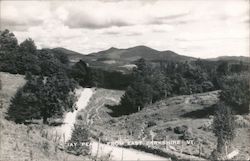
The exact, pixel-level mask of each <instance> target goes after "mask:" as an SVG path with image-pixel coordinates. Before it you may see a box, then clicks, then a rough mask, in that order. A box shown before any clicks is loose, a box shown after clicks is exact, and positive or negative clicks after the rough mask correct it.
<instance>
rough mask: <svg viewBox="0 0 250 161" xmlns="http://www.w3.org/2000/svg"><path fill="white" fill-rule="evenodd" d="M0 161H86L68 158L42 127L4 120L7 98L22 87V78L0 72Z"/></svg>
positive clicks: (83, 158) (74, 157) (7, 104)
mask: <svg viewBox="0 0 250 161" xmlns="http://www.w3.org/2000/svg"><path fill="white" fill-rule="evenodd" d="M0 80H1V85H2V89H1V91H0V98H1V107H0V129H1V130H0V161H83V160H90V159H89V158H88V157H83V156H74V155H70V154H68V153H66V152H64V151H62V150H60V149H62V148H61V147H60V146H59V145H58V144H57V142H56V141H55V137H54V136H52V135H45V134H46V133H45V131H46V129H47V128H48V127H46V126H43V125H34V124H33V125H23V124H15V123H14V122H12V121H8V120H6V119H5V115H6V111H7V109H8V106H9V104H10V100H11V97H13V96H14V95H15V93H16V91H17V90H18V89H19V88H21V87H22V86H23V85H24V84H25V82H26V81H25V79H24V76H22V75H12V74H7V73H2V72H0Z"/></svg>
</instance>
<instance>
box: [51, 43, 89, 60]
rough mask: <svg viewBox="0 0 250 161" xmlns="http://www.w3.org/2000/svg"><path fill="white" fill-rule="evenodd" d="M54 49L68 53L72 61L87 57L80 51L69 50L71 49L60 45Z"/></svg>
mask: <svg viewBox="0 0 250 161" xmlns="http://www.w3.org/2000/svg"><path fill="white" fill-rule="evenodd" d="M52 50H55V51H59V52H62V53H64V54H66V55H67V56H68V58H69V60H70V61H71V62H72V63H75V62H78V61H79V60H81V59H83V58H85V55H83V54H81V53H78V52H75V51H72V50H69V49H66V48H60V47H58V48H54V49H52Z"/></svg>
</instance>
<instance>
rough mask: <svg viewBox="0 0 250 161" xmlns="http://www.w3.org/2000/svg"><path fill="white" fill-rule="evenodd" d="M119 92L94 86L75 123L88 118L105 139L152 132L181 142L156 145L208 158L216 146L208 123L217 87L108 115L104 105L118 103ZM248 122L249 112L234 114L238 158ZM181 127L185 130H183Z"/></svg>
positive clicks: (146, 135) (245, 151) (137, 137)
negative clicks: (241, 114) (242, 114)
mask: <svg viewBox="0 0 250 161" xmlns="http://www.w3.org/2000/svg"><path fill="white" fill-rule="evenodd" d="M122 94H123V91H115V90H106V89H97V90H96V91H95V94H94V95H93V97H92V98H91V100H90V104H89V106H88V107H87V108H86V109H85V111H82V113H80V115H79V117H78V123H80V124H81V123H83V124H85V123H86V122H89V128H90V131H91V132H92V135H93V136H94V137H101V138H102V140H103V141H104V142H105V141H114V140H119V139H121V140H141V139H144V140H148V141H150V140H151V139H152V136H153V135H154V140H157V141H165V140H167V141H170V140H182V143H181V144H177V145H171V146H168V147H167V149H165V148H166V147H165V146H156V148H159V149H164V150H166V151H168V152H169V151H172V152H177V153H182V154H187V155H194V156H201V157H203V158H208V157H209V156H210V154H211V152H212V151H213V150H214V149H215V148H216V137H215V136H214V134H213V133H212V130H211V128H212V127H211V124H212V119H213V111H214V108H215V107H214V105H215V104H216V103H217V102H218V101H219V99H218V96H219V91H213V92H207V93H201V94H193V95H184V96H177V97H172V98H168V99H166V100H162V101H159V102H157V103H155V104H152V105H148V106H147V107H146V108H144V109H143V110H141V111H140V112H137V113H134V114H131V115H128V116H122V117H116V118H115V117H111V116H110V115H109V114H108V113H109V112H110V110H109V109H108V108H107V107H106V105H114V104H117V103H118V102H119V99H120V97H121V96H122ZM249 122H250V120H249V116H237V124H238V128H237V137H236V139H235V141H234V143H233V145H234V146H233V148H237V149H239V150H240V154H239V155H238V156H237V158H236V159H238V160H242V159H243V160H246V159H247V158H248V157H249V149H248V148H247V147H248V145H249V144H248V143H249V133H247V132H248V131H249V127H250V126H249ZM182 129H186V131H188V133H187V134H186V133H185V134H184V133H183V132H182ZM183 137H186V138H188V139H192V140H194V144H193V145H190V144H188V143H187V142H186V141H184V138H183ZM243 138H244V139H243Z"/></svg>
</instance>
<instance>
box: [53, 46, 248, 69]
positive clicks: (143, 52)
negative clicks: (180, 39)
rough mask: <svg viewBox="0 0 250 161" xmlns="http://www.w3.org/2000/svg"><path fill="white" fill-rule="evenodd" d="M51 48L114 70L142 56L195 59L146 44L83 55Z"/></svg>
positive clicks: (150, 59) (161, 59) (151, 58)
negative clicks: (159, 49)
mask: <svg viewBox="0 0 250 161" xmlns="http://www.w3.org/2000/svg"><path fill="white" fill-rule="evenodd" d="M53 50H58V51H61V52H63V53H65V54H66V55H68V57H69V59H70V61H71V62H72V63H75V62H78V61H79V60H84V61H85V62H87V63H89V64H90V65H91V66H94V67H101V68H104V69H112V68H113V69H115V70H124V68H127V69H129V68H132V67H133V65H134V61H136V60H138V59H140V58H144V59H145V60H148V61H151V62H157V61H182V62H185V61H193V60H197V58H194V57H188V56H184V55H179V54H177V53H175V52H173V51H170V50H166V51H158V50H155V49H152V48H149V47H147V46H135V47H131V48H127V49H118V48H114V47H111V48H109V49H107V50H103V51H100V52H95V53H90V54H87V55H83V54H81V53H78V52H74V51H72V50H68V49H65V48H54V49H53ZM207 60H210V61H218V60H225V61H249V57H243V56H240V57H236V56H223V57H217V58H212V59H207Z"/></svg>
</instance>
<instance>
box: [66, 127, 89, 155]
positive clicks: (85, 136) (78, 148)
mask: <svg viewBox="0 0 250 161" xmlns="http://www.w3.org/2000/svg"><path fill="white" fill-rule="evenodd" d="M89 141H90V140H89V132H88V130H87V129H86V127H85V126H80V125H75V126H74V130H73V132H72V136H71V139H70V140H69V141H68V145H69V146H68V147H67V151H68V152H70V153H72V154H74V155H87V154H88V153H89V146H88V145H86V143H89Z"/></svg>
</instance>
